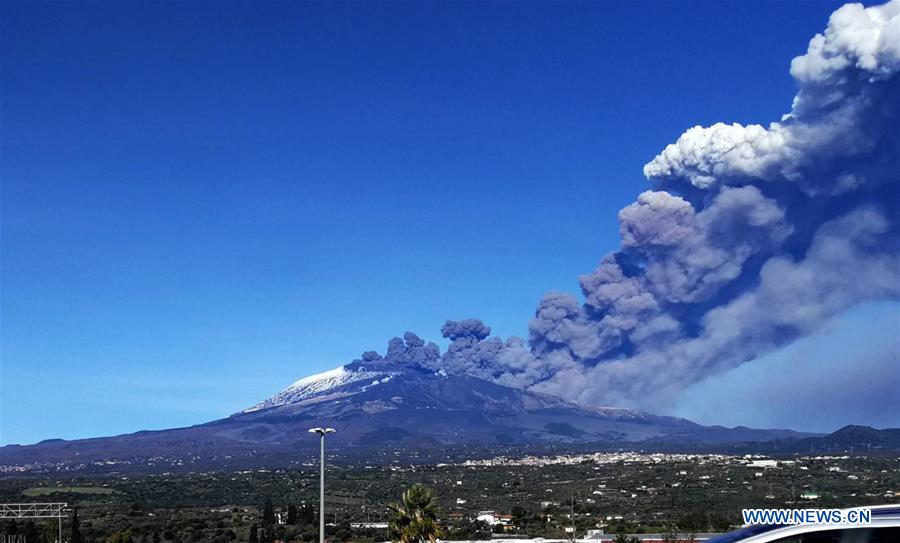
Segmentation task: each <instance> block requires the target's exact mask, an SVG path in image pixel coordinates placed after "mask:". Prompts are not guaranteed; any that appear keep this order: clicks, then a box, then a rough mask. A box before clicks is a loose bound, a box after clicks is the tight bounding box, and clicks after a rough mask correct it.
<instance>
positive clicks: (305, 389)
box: [243, 366, 390, 413]
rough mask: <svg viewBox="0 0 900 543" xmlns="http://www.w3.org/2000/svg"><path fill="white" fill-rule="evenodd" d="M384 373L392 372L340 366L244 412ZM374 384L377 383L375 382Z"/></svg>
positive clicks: (301, 381)
mask: <svg viewBox="0 0 900 543" xmlns="http://www.w3.org/2000/svg"><path fill="white" fill-rule="evenodd" d="M382 375H388V376H389V375H390V372H383V371H367V370H366V369H365V368H359V369H353V370H349V369H347V367H346V366H339V367H337V368H334V369H332V370H328V371H323V372H322V373H317V374H315V375H310V376H309V377H304V378H303V379H300V380H299V381H297V382H295V383H294V384H292V385H291V386H289V387H287V388H286V389H284V390H282V391H281V392H279V393H278V394H275V395H274V396H272V397H271V398H268V399H266V400H263V401H261V402H259V403H258V404H256V405H254V406H253V407H250V408H248V409H245V410H244V411H243V412H244V413H250V412H252V411H259V410H260V409H266V408H269V407H277V406H279V405H285V404H289V403H295V402H300V401H303V400H308V399H310V398H314V397H316V396H320V395H323V394H325V393H326V392H328V391H331V390H334V389H336V388H338V387H343V386H345V385H348V384H350V383H354V382H356V381H362V380H364V379H378V378H379V377H381V376H382ZM383 382H387V379H384V380H383ZM372 384H373V385H374V384H376V383H375V382H373V383H372Z"/></svg>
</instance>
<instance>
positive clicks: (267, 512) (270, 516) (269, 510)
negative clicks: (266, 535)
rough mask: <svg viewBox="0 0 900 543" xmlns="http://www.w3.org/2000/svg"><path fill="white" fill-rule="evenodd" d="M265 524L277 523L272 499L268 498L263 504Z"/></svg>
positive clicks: (263, 520)
mask: <svg viewBox="0 0 900 543" xmlns="http://www.w3.org/2000/svg"><path fill="white" fill-rule="evenodd" d="M262 522H263V526H271V525H272V524H275V508H274V507H272V500H266V503H265V505H263V518H262Z"/></svg>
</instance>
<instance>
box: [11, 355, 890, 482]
mask: <svg viewBox="0 0 900 543" xmlns="http://www.w3.org/2000/svg"><path fill="white" fill-rule="evenodd" d="M369 358H370V359H369V360H356V361H354V362H352V363H350V364H347V365H344V366H341V367H338V368H336V369H334V370H331V371H327V372H324V373H320V374H318V375H313V376H310V377H306V378H304V379H301V380H299V381H297V382H296V383H294V384H292V385H291V386H289V387H287V388H286V389H284V390H283V391H281V392H279V393H278V394H275V395H274V396H272V397H270V398H268V399H266V400H264V401H262V402H260V403H258V404H256V405H254V406H252V407H249V408H248V409H245V410H243V411H241V412H239V413H235V414H233V415H231V416H229V417H227V418H223V419H220V420H215V421H212V422H208V423H205V424H199V425H196V426H191V427H187V428H175V429H169V430H160V431H142V432H136V433H133V434H127V435H120V436H113V437H101V438H94V439H79V440H72V441H65V440H47V441H42V442H40V443H37V444H34V445H28V446H20V445H9V446H6V447H3V448H2V449H0V464H2V466H3V468H2V469H3V471H5V472H7V473H10V472H47V471H83V472H109V471H127V472H148V473H153V472H165V471H184V470H200V469H245V468H268V467H279V466H287V465H291V464H296V463H302V462H308V461H310V460H311V459H313V458H314V453H315V449H316V447H317V445H318V443H317V440H316V439H314V437H313V436H310V435H309V434H308V432H307V429H308V428H310V427H312V426H320V425H328V426H331V427H334V428H335V429H337V433H335V434H333V435H332V436H330V437H329V438H328V448H329V453H330V454H331V455H332V457H333V460H334V461H336V462H347V463H360V462H362V463H371V464H386V463H391V462H398V461H401V462H408V461H413V462H415V461H417V460H418V461H420V462H426V461H430V462H439V461H447V460H458V459H462V458H467V457H468V458H471V457H476V456H485V455H494V454H515V453H516V452H535V451H544V452H549V451H554V452H557V453H559V452H570V451H572V452H574V451H582V450H586V449H594V450H610V449H632V450H637V449H641V450H673V451H674V450H709V451H739V450H740V451H743V450H763V451H769V452H790V451H791V450H792V445H793V444H796V445H797V446H802V448H803V449H804V450H817V447H818V443H819V442H820V441H821V440H823V439H824V438H823V437H820V436H816V435H813V434H804V433H800V432H795V431H791V430H768V429H766V430H759V429H750V428H744V427H736V428H725V427H721V426H702V425H700V424H696V423H694V422H691V421H689V420H686V419H682V418H675V417H667V416H658V415H653V414H650V413H646V412H642V411H637V410H631V409H623V408H616V407H596V406H588V405H582V404H578V403H574V402H570V401H567V400H565V399H562V398H559V397H556V396H551V395H547V394H541V393H537V392H531V391H525V390H520V389H516V388H510V387H506V386H502V385H499V384H496V383H492V382H489V381H486V380H483V379H479V378H476V377H472V376H471V375H466V374H448V373H447V372H445V371H443V370H437V371H435V370H434V369H433V368H429V367H426V366H424V365H422V364H420V363H417V362H408V361H407V362H396V361H392V360H391V359H389V358H378V359H371V358H372V357H369ZM872 432H874V433H875V437H873V434H872V433H871V432H869V433H866V432H857V433H858V434H859V435H863V436H864V437H866V438H867V443H868V444H869V449H871V447H872V443H876V445H875V446H876V450H881V449H883V448H885V447H886V448H895V447H896V445H897V444H896V443H894V441H896V436H892V438H891V439H887V441H886V440H885V438H884V435H882V434H881V432H885V431H877V430H872ZM879 436H880V437H879ZM851 441H852V440H851ZM823 443H824V442H823ZM828 443H832V445H834V446H840V447H844V448H846V447H853V446H854V444H853V443H849V442H847V443H845V442H844V441H835V440H831V441H829V442H828ZM891 443H893V445H891ZM857 446H859V447H863V446H864V445H859V444H858V445H857ZM858 450H862V449H861V448H859V449H858Z"/></svg>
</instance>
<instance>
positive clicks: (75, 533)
mask: <svg viewBox="0 0 900 543" xmlns="http://www.w3.org/2000/svg"><path fill="white" fill-rule="evenodd" d="M69 543H84V539H82V537H81V522H80V521H79V520H78V508H77V507H76V508H75V509H73V510H72V531H71V533H70V535H69Z"/></svg>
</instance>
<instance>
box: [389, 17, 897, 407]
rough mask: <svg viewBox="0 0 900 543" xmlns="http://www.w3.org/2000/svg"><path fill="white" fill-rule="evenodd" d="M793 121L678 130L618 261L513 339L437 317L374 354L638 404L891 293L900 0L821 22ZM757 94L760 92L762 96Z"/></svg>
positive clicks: (553, 298)
mask: <svg viewBox="0 0 900 543" xmlns="http://www.w3.org/2000/svg"><path fill="white" fill-rule="evenodd" d="M791 75H792V76H793V78H794V80H795V81H796V84H797V86H798V93H797V95H796V97H795V98H794V101H793V104H792V107H791V110H790V113H788V114H786V115H784V116H783V117H782V119H781V120H779V121H777V122H773V123H771V124H769V125H768V126H760V125H747V126H744V125H740V124H723V123H717V124H715V125H713V126H710V127H699V126H696V127H693V128H690V129H689V130H687V131H686V132H685V133H684V134H683V135H682V136H681V137H680V138H678V140H677V141H676V142H675V143H673V144H671V145H668V146H667V147H666V148H665V149H664V150H663V151H662V152H661V153H660V154H659V155H658V156H657V157H656V158H654V159H653V160H652V161H650V162H649V163H648V164H647V165H646V166H644V174H645V176H646V177H647V178H648V180H649V181H650V188H651V189H652V190H648V191H646V192H644V193H642V194H641V195H640V196H639V197H638V199H637V201H636V202H634V203H633V204H631V205H629V206H627V207H626V208H624V209H623V210H621V212H620V213H619V222H620V225H621V226H620V230H621V236H622V244H621V248H620V250H618V251H616V252H614V253H612V254H609V255H607V256H605V257H603V258H602V259H601V261H600V264H599V265H598V267H597V268H596V269H595V270H594V271H592V272H590V273H588V274H585V275H583V276H581V277H580V278H579V280H580V284H581V290H582V294H583V296H584V298H583V300H581V299H579V298H576V297H575V296H572V295H569V294H564V293H551V294H548V295H546V296H545V297H544V298H543V300H541V302H540V304H539V306H538V308H537V310H536V312H535V316H534V318H533V319H532V320H531V322H530V323H529V341H528V345H526V344H525V342H524V341H523V340H521V339H518V338H510V339H508V340H506V341H503V340H501V339H500V338H497V337H491V336H490V328H488V327H487V326H485V325H484V324H483V323H482V322H481V321H478V320H475V319H468V320H464V321H459V322H455V321H448V322H447V324H446V325H445V326H444V327H443V329H442V330H441V332H442V333H443V335H444V337H446V338H447V339H449V340H450V341H451V344H450V347H449V349H448V351H447V352H446V353H445V354H444V355H443V356H439V355H438V353H437V348H436V346H434V344H428V345H427V346H426V345H425V344H424V342H422V341H421V340H419V338H418V336H415V335H414V334H413V335H412V337H407V338H406V340H405V341H404V340H401V339H399V338H395V339H394V340H392V344H391V345H392V347H391V349H389V356H388V358H398V357H399V358H403V357H405V358H410V357H411V358H415V359H421V360H422V361H423V365H425V366H427V367H432V368H442V369H444V370H445V371H448V372H456V373H468V374H471V375H475V376H477V377H481V378H484V379H489V380H492V381H495V382H498V383H501V384H505V385H509V386H516V387H522V388H529V389H532V390H537V391H543V392H549V393H553V394H557V395H560V396H564V397H567V398H571V399H578V400H581V401H586V402H591V403H609V404H621V405H644V406H646V405H648V404H649V405H652V404H659V403H664V402H665V401H666V400H667V398H669V397H671V395H672V394H674V393H675V392H677V391H678V390H680V389H682V388H684V387H686V386H688V385H690V384H692V383H694V382H697V381H699V380H701V379H704V378H705V377H707V376H709V375H712V374H715V373H719V372H723V371H727V370H729V369H731V368H734V367H735V366H737V365H740V364H743V363H745V362H748V361H750V360H753V359H754V358H756V357H759V356H760V355H762V354H765V353H767V352H769V351H771V350H773V349H777V348H779V347H781V346H784V345H785V344H787V343H789V342H791V341H792V340H794V339H796V338H798V337H801V336H803V335H805V334H808V333H810V332H812V331H814V330H815V329H817V328H818V327H819V326H820V325H821V324H822V323H823V322H824V321H825V320H826V319H829V318H830V317H833V316H834V315H836V314H838V313H840V312H842V311H844V310H846V309H847V308H849V307H850V306H852V305H854V304H858V303H862V302H865V301H869V300H884V299H897V298H898V296H900V251H898V240H900V236H898V233H900V229H898V208H900V128H898V127H900V0H893V1H891V2H889V3H887V4H884V5H882V6H877V7H870V8H864V7H863V6H862V5H860V4H848V5H845V6H843V7H842V8H840V9H838V10H837V11H836V12H834V13H833V14H832V16H831V18H830V20H829V23H828V27H827V29H826V30H825V32H824V33H823V34H820V35H817V36H815V37H814V38H813V39H812V40H811V41H810V44H809V49H808V51H807V53H806V54H805V55H802V56H799V57H797V58H795V59H794V60H793V62H792V63H791ZM763 90H764V89H761V91H763Z"/></svg>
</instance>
